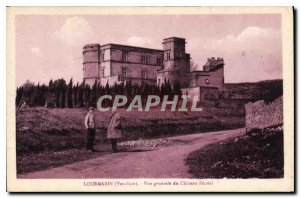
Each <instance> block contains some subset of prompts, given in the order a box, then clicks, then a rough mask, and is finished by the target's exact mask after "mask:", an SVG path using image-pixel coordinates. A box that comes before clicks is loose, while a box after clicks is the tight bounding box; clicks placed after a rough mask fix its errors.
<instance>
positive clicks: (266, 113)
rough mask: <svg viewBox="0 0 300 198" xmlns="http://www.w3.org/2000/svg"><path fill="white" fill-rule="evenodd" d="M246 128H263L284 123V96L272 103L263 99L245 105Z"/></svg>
mask: <svg viewBox="0 0 300 198" xmlns="http://www.w3.org/2000/svg"><path fill="white" fill-rule="evenodd" d="M245 110H246V129H247V131H249V130H251V129H253V128H259V129H263V128H266V127H271V126H276V125H281V124H283V101H282V96H281V97H279V98H277V99H276V100H274V101H273V102H272V103H270V104H266V103H265V102H264V101H263V100H260V101H257V102H255V103H251V102H250V103H248V104H246V105H245Z"/></svg>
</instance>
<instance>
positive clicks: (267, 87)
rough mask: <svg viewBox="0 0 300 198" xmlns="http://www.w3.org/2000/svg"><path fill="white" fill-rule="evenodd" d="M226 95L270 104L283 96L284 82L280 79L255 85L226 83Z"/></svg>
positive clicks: (254, 83) (255, 83)
mask: <svg viewBox="0 0 300 198" xmlns="http://www.w3.org/2000/svg"><path fill="white" fill-rule="evenodd" d="M225 93H227V94H229V95H232V96H234V95H239V96H244V97H245V98H246V99H251V100H252V101H257V100H265V101H266V102H270V101H273V100H274V99H276V98H278V97H279V96H281V95H282V93H283V81H282V79H278V80H266V81H260V82H253V83H250V82H245V83H226V84H225Z"/></svg>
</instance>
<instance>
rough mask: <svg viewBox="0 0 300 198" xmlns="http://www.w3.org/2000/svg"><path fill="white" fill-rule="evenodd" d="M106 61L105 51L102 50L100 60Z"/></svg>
mask: <svg viewBox="0 0 300 198" xmlns="http://www.w3.org/2000/svg"><path fill="white" fill-rule="evenodd" d="M103 61H104V52H101V54H100V62H103Z"/></svg>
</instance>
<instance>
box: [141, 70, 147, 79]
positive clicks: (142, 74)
mask: <svg viewBox="0 0 300 198" xmlns="http://www.w3.org/2000/svg"><path fill="white" fill-rule="evenodd" d="M141 77H142V79H146V71H141Z"/></svg>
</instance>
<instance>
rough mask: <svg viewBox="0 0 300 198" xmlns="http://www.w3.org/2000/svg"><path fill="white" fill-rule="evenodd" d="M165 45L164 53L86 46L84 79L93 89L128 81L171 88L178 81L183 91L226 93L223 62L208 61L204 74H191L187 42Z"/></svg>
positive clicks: (165, 41) (174, 40) (166, 41)
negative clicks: (163, 85) (94, 85)
mask: <svg viewBox="0 0 300 198" xmlns="http://www.w3.org/2000/svg"><path fill="white" fill-rule="evenodd" d="M162 44H163V50H158V49H150V48H142V47H134V46H126V45H117V44H106V45H101V46H100V45H99V44H88V45H85V46H84V47H83V79H84V80H85V82H86V83H87V84H89V85H90V86H92V85H93V84H94V83H95V81H97V82H100V83H101V85H106V84H107V83H108V84H109V85H113V84H115V83H117V84H118V83H122V82H125V83H126V82H128V81H129V80H130V81H131V82H132V83H133V84H141V83H143V82H145V83H149V84H158V85H161V84H162V83H163V82H164V81H165V80H167V81H169V82H170V83H171V84H173V83H174V82H175V81H179V82H180V83H181V86H182V88H200V87H209V88H211V89H203V88H201V89H199V91H200V90H202V92H204V93H205V92H207V91H208V92H212V90H216V89H217V90H218V91H223V90H224V60H223V59H222V58H214V57H212V58H208V59H207V62H206V64H205V65H204V66H203V71H191V70H190V59H191V58H190V54H188V53H186V51H185V45H186V41H185V39H184V38H178V37H170V38H166V39H163V42H162ZM213 88H216V89H213ZM195 90H196V89H195ZM204 93H203V94H201V97H202V95H205V94H204ZM199 94H200V93H199Z"/></svg>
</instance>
